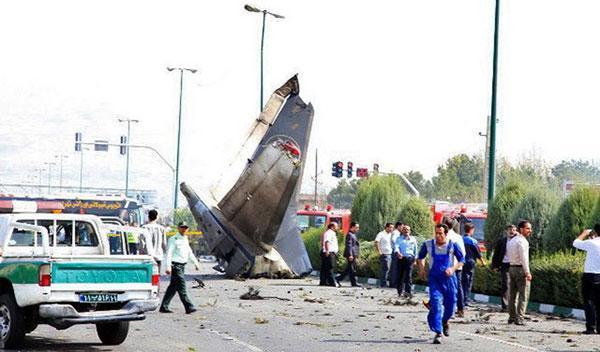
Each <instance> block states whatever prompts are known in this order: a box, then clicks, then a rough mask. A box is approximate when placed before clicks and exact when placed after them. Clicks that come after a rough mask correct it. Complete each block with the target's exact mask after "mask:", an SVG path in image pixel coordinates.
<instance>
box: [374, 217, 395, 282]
mask: <svg viewBox="0 0 600 352" xmlns="http://www.w3.org/2000/svg"><path fill="white" fill-rule="evenodd" d="M393 229H394V227H393V225H392V223H391V222H388V223H386V224H385V228H384V229H383V231H381V232H380V233H378V234H377V237H375V247H377V253H379V265H380V271H379V273H380V275H379V287H386V286H388V285H387V283H388V273H389V270H390V264H391V261H392V230H393Z"/></svg>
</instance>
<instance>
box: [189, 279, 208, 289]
mask: <svg viewBox="0 0 600 352" xmlns="http://www.w3.org/2000/svg"><path fill="white" fill-rule="evenodd" d="M194 281H196V285H194V286H192V288H204V286H205V285H204V281H202V280H200V279H197V278H194Z"/></svg>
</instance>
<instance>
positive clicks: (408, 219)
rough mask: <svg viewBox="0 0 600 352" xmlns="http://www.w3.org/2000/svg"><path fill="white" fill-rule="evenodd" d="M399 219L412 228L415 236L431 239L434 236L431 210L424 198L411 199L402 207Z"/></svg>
mask: <svg viewBox="0 0 600 352" xmlns="http://www.w3.org/2000/svg"><path fill="white" fill-rule="evenodd" d="M398 218H399V219H400V221H402V222H403V223H405V224H408V225H409V226H410V228H411V233H412V234H413V235H415V236H419V237H430V236H431V234H433V226H434V224H433V219H432V218H431V209H430V208H429V205H428V204H427V203H426V202H425V201H424V200H423V199H422V198H417V197H410V198H409V199H408V200H407V201H406V203H404V204H403V205H402V209H401V210H400V214H399V215H398Z"/></svg>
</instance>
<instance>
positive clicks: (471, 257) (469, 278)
mask: <svg viewBox="0 0 600 352" xmlns="http://www.w3.org/2000/svg"><path fill="white" fill-rule="evenodd" d="M473 233H475V225H473V223H471V222H468V223H466V224H465V236H464V237H463V240H464V242H465V265H464V266H463V270H462V283H461V284H462V289H463V295H464V302H465V306H468V303H469V298H470V296H471V288H472V287H473V275H474V274H475V265H476V260H479V263H481V265H482V266H483V265H485V261H484V260H483V257H482V256H481V251H480V250H479V243H478V242H477V240H476V239H474V238H473Z"/></svg>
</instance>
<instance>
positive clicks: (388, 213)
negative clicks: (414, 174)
mask: <svg viewBox="0 0 600 352" xmlns="http://www.w3.org/2000/svg"><path fill="white" fill-rule="evenodd" d="M407 197H408V196H407V194H406V189H405V188H404V185H403V184H402V181H401V180H400V177H399V176H398V175H375V176H372V177H369V178H368V179H366V180H364V181H363V182H362V183H361V184H360V186H359V187H358V191H357V193H356V197H355V198H354V201H353V202H352V220H353V221H356V222H358V223H359V224H360V229H361V234H362V235H363V236H364V237H363V238H365V239H367V240H374V239H375V236H377V234H378V233H379V232H380V231H381V230H383V227H384V226H385V223H386V222H391V223H393V222H395V221H396V219H397V217H398V214H399V213H400V210H401V209H402V205H403V204H404V203H405V202H406V200H407Z"/></svg>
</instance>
